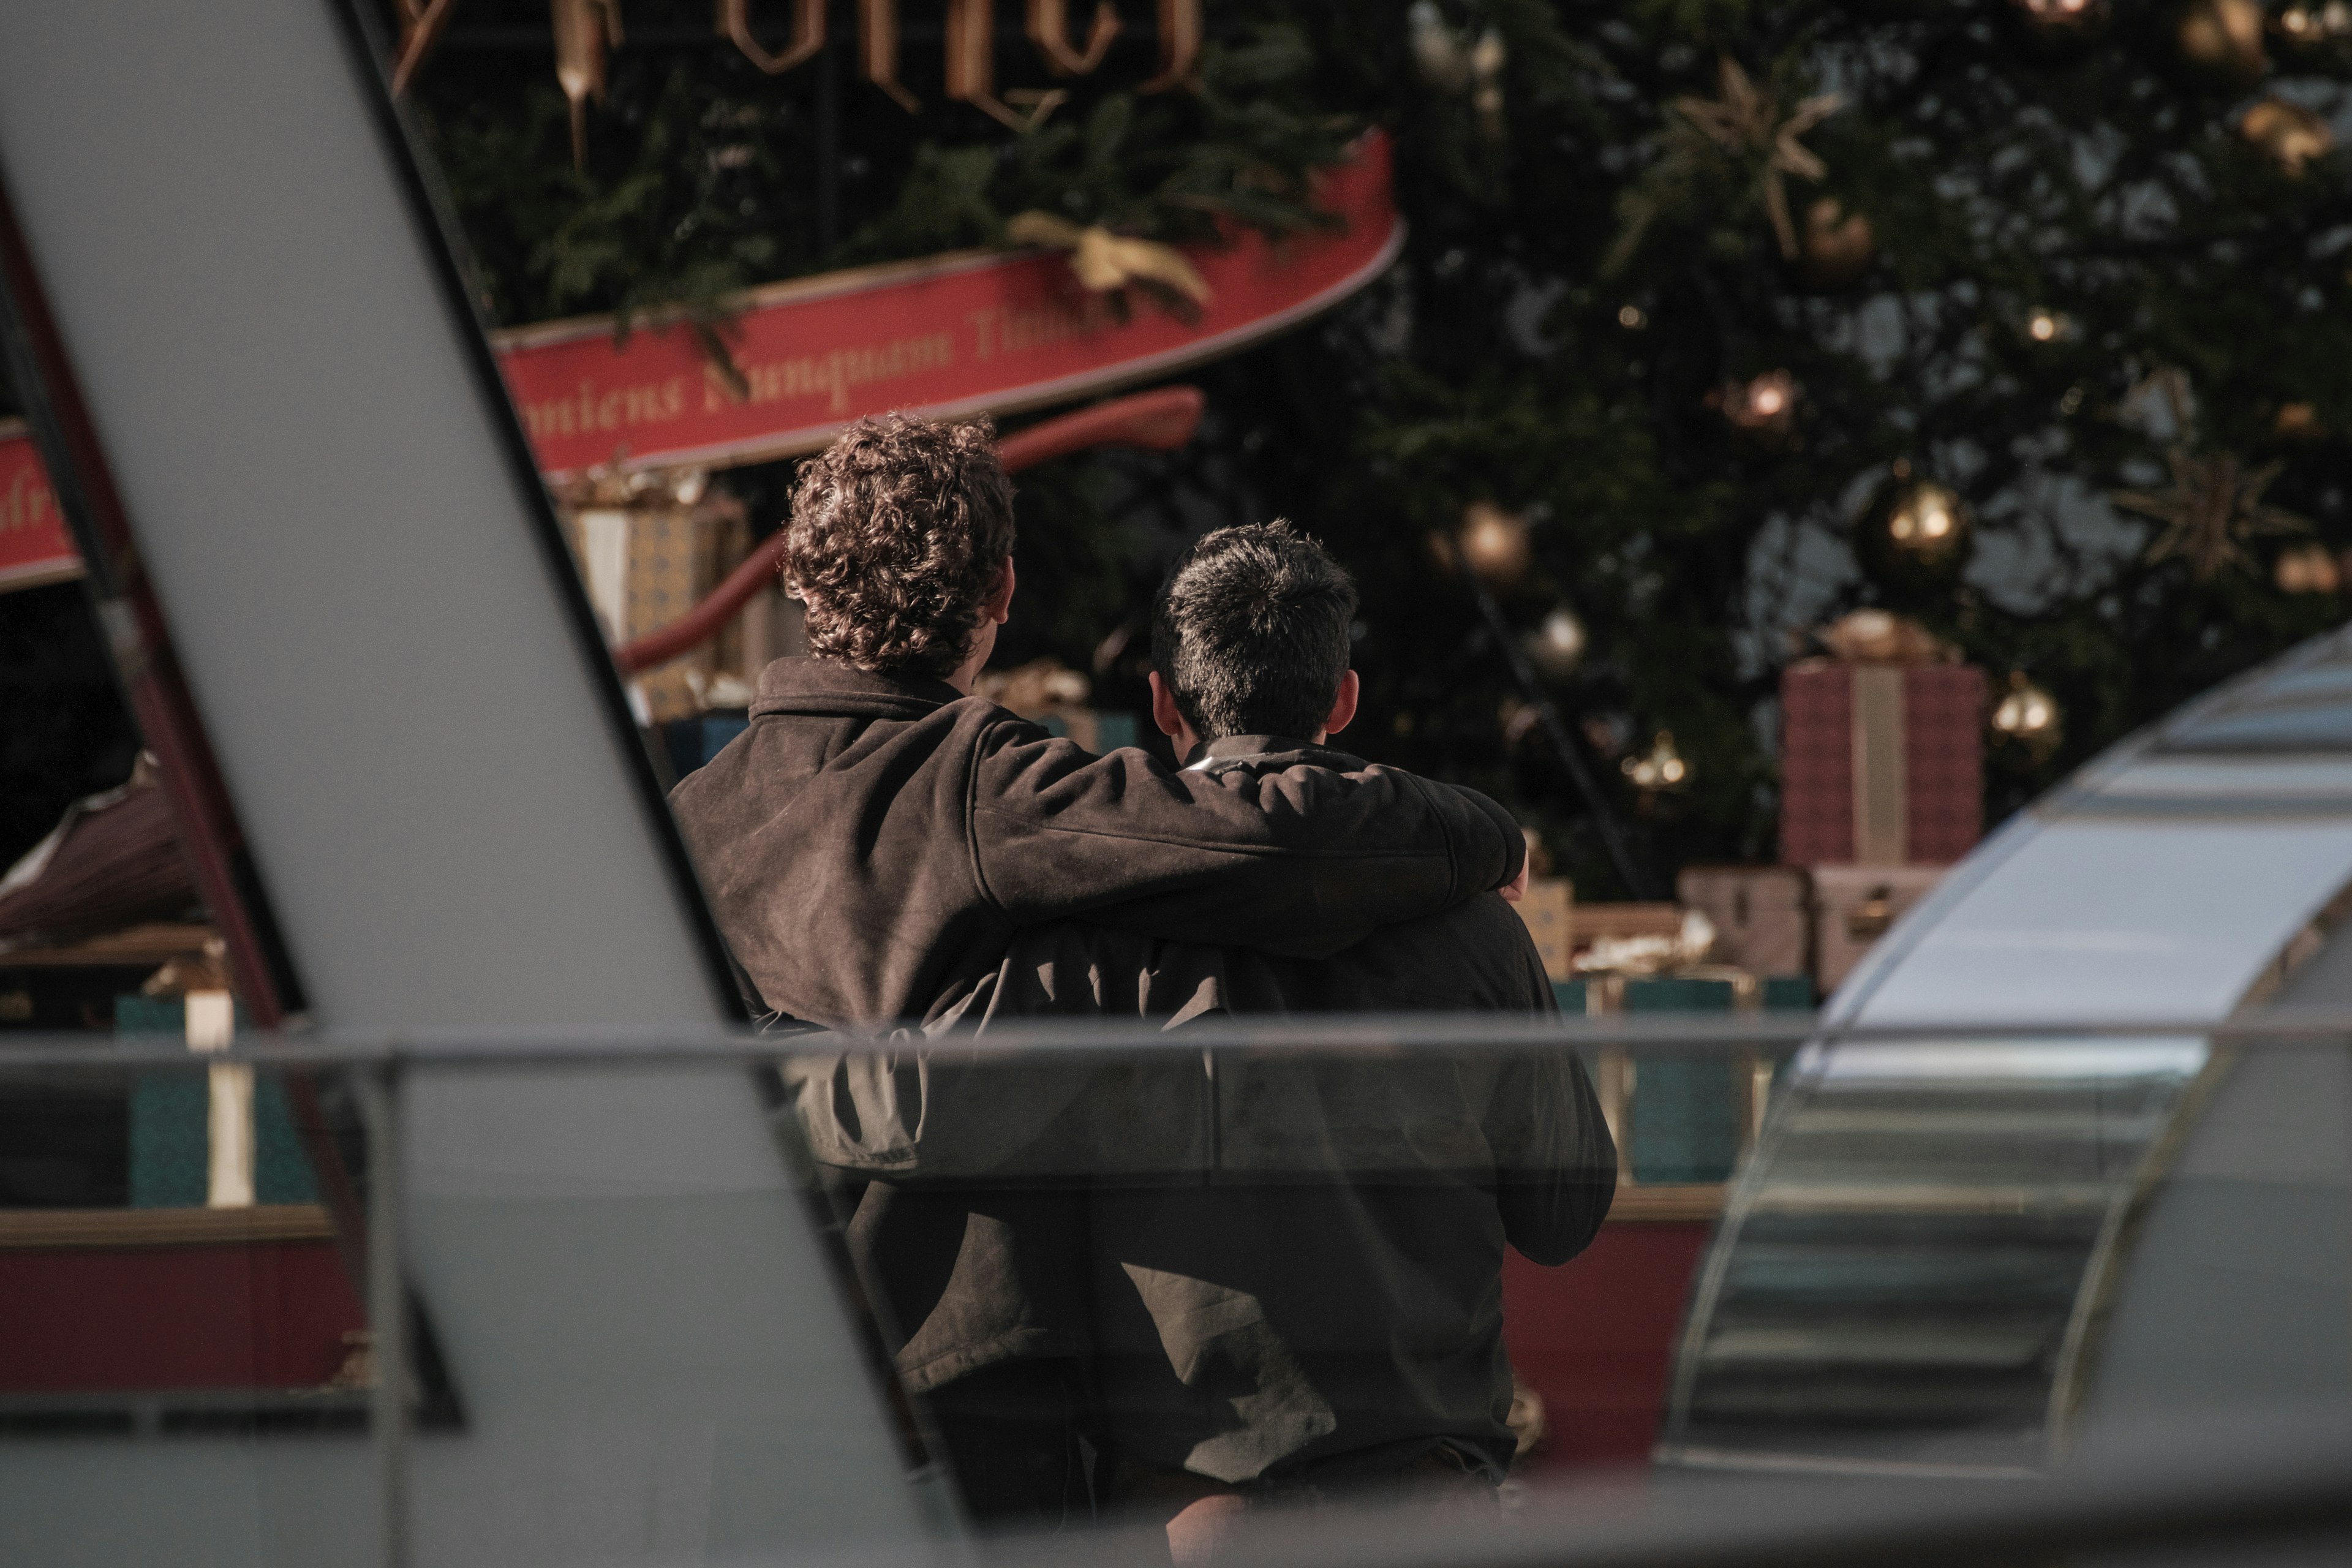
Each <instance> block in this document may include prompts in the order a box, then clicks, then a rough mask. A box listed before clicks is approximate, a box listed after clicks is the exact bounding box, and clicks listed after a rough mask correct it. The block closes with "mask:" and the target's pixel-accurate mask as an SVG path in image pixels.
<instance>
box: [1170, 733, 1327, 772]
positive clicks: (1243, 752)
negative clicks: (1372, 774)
mask: <svg viewBox="0 0 2352 1568" xmlns="http://www.w3.org/2000/svg"><path fill="white" fill-rule="evenodd" d="M1297 767H1317V768H1329V769H1331V770H1333V771H1334V772H1336V773H1360V772H1362V771H1363V768H1364V762H1363V759H1362V758H1360V757H1351V756H1349V754H1348V753H1347V752H1336V751H1333V750H1332V749H1331V748H1330V747H1328V746H1318V745H1317V744H1316V743H1315V742H1312V741H1301V740H1298V739H1297V738H1296V737H1295V736H1290V735H1225V736H1222V737H1220V738H1219V739H1217V740H1214V741H1210V742H1206V743H1205V744H1203V745H1202V747H1201V750H1200V751H1199V752H1198V753H1196V754H1195V755H1194V756H1193V758H1192V761H1191V762H1190V763H1186V764H1185V768H1184V771H1185V772H1187V773H1211V774H1215V773H1234V772H1235V771H1237V770H1241V769H1247V770H1249V771H1251V772H1254V773H1265V772H1269V771H1271V772H1275V773H1279V772H1281V771H1282V770H1284V769H1286V768H1297Z"/></svg>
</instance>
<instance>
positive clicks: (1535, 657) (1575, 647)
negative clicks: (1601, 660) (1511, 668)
mask: <svg viewBox="0 0 2352 1568" xmlns="http://www.w3.org/2000/svg"><path fill="white" fill-rule="evenodd" d="M1521 647H1524V648H1525V649H1526V650H1527V656H1528V663H1530V664H1532V665H1534V666H1535V667H1536V668H1538V669H1539V670H1541V671H1543V672H1544V673H1545V674H1546V675H1549V676H1550V677H1551V678H1552V679H1555V680H1557V679H1560V678H1561V677H1563V676H1565V675H1567V674H1569V673H1570V671H1571V670H1573V669H1575V668H1576V666H1577V663H1578V661H1580V659H1582V658H1584V649H1585V647H1586V636H1585V630H1584V623H1583V622H1582V621H1581V620H1580V619H1578V618H1577V615H1576V612H1575V611H1573V610H1571V609H1570V608H1569V607H1568V606H1567V605H1560V606H1559V607H1558V608H1556V609H1554V610H1553V611H1552V613H1551V614H1549V615H1548V616H1545V617H1544V619H1543V625H1541V626H1538V627H1537V628H1536V629H1535V630H1533V631H1531V632H1529V633H1528V635H1527V637H1526V638H1525V639H1524V641H1523V642H1522V644H1521Z"/></svg>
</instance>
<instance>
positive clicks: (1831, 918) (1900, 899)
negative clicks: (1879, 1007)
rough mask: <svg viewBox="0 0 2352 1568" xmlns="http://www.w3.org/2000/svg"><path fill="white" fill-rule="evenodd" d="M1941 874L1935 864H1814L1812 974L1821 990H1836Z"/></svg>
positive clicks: (1941, 870) (1925, 893)
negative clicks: (1871, 947)
mask: <svg viewBox="0 0 2352 1568" xmlns="http://www.w3.org/2000/svg"><path fill="white" fill-rule="evenodd" d="M1943 874H1944V868H1942V867H1940V866H1816V867H1814V868H1813V977H1814V979H1815V980H1817V981H1818V982H1819V983H1820V984H1821V988H1822V991H1823V992H1825V993H1826V992H1831V991H1834V990H1836V989H1837V988H1838V986H1839V985H1840V984H1843V982H1844V980H1845V977H1846V976H1847V975H1848V974H1850V973H1853V966H1854V965H1855V964H1857V963H1861V962H1862V955H1863V954H1864V953H1865V952H1869V951H1870V946H1871V943H1873V942H1876V941H1877V940H1878V939H1879V938H1880V937H1881V936H1882V935H1884V934H1885V931H1886V928H1887V927H1888V926H1890V925H1892V924H1894V923H1895V921H1897V920H1899V919H1901V918H1902V915H1903V911H1904V910H1907V909H1909V908H1910V907H1911V906H1912V905H1914V904H1916V903H1917V902H1918V901H1919V900H1921V899H1923V898H1925V897H1926V896H1927V889H1930V888H1932V887H1934V886H1935V885H1936V882H1937V879H1938V878H1940V877H1941V876H1943Z"/></svg>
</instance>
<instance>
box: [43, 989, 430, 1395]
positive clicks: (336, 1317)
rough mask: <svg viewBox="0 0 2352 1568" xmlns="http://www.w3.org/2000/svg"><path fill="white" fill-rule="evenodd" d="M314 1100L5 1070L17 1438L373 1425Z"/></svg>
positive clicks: (252, 1077)
mask: <svg viewBox="0 0 2352 1568" xmlns="http://www.w3.org/2000/svg"><path fill="white" fill-rule="evenodd" d="M131 1001H132V1002H135V1003H137V1004H139V1005H142V1006H143V1008H144V1009H145V1010H146V1011H148V1012H150V1013H152V1015H154V1016H155V1017H156V1018H158V1019H160V1017H161V1016H162V1015H163V1013H164V1012H165V1011H167V1010H169V1011H172V1012H174V1013H176V1012H178V1011H179V1009H180V1007H181V1003H180V1000H179V999H177V998H173V999H172V1000H171V1001H170V1002H169V1003H168V1004H167V1003H166V1002H164V1001H163V1000H161V999H155V998H144V997H142V998H134V999H131ZM130 1005H131V1003H126V1007H127V1008H128V1007H129V1006H130ZM297 1100H299V1101H300V1103H302V1104H303V1105H305V1106H306V1107H308V1108H310V1110H309V1113H310V1114H313V1115H316V1114H320V1112H319V1109H318V1108H319V1106H320V1103H321V1102H320V1100H319V1098H318V1097H316V1096H315V1095H312V1094H311V1093H310V1091H309V1089H307V1088H299V1089H297V1091H296V1093H295V1094H294V1095H293V1096H290V1097H289V1088H288V1084H287V1082H286V1079H285V1075H283V1074H280V1073H276V1072H267V1071H257V1070H256V1069H255V1068H251V1067H248V1066H242V1065H230V1064H209V1065H206V1064H201V1062H200V1061H198V1062H192V1063H191V1065H190V1066H188V1067H186V1068H144V1069H140V1070H137V1071H131V1072H125V1071H122V1070H120V1069H116V1068H95V1067H94V1068H91V1069H89V1070H76V1069H58V1068H46V1069H39V1070H34V1071H18V1070H5V1068H0V1139H5V1144H0V1169H6V1170H8V1171H10V1172H12V1173H15V1175H16V1181H15V1182H14V1183H13V1184H12V1188H11V1191H10V1193H9V1194H8V1196H9V1198H10V1199H11V1200H12V1201H10V1202H9V1203H8V1204H7V1205H5V1206H0V1323H5V1326H0V1436H6V1437H8V1438H11V1439H17V1440H26V1439H39V1438H43V1437H53V1436H72V1435H89V1436H100V1435H105V1436H121V1437H130V1438H138V1439H145V1438H156V1437H166V1436H191V1435H199V1434H208V1433H209V1434H219V1435H226V1436H236V1435H247V1436H253V1435H270V1436H280V1435H290V1434H310V1435H331V1434H336V1433H352V1432H357V1431H361V1430H362V1429H363V1428H364V1426H365V1423H366V1401H367V1389H368V1386H369V1384H370V1380H371V1376H372V1374H371V1372H370V1370H369V1367H370V1363H369V1343H370V1341H369V1331H368V1321H367V1316H366V1312H365V1309H364V1307H363V1305H362V1291H361V1289H360V1286H359V1283H358V1280H357V1279H356V1278H355V1277H354V1274H353V1272H352V1268H350V1267H349V1266H348V1262H347V1258H346V1256H345V1254H344V1251H343V1249H342V1248H341V1247H339V1246H338V1237H337V1235H336V1230H335V1226H334V1225H333V1223H332V1221H331V1219H330V1217H329V1215H328V1211H327V1209H326V1208H325V1207H324V1206H322V1205H320V1202H319V1200H318V1184H317V1181H316V1178H315V1176H314V1174H313V1172H312V1168H311V1164H310V1156H309V1154H308V1153H307V1152H305V1150H304V1148H303V1144H302V1141H301V1138H300V1136H299V1134H298V1132H297V1131H296V1129H295V1124H294V1121H295V1115H296V1112H295V1110H294V1105H295V1103H296V1101H297ZM328 1103H330V1104H332V1103H333V1097H332V1096H330V1097H329V1099H328ZM68 1107H69V1108H70V1109H71V1114H70V1115H68V1116H58V1115H57V1114H56V1113H57V1112H58V1110H59V1109H60V1108H68ZM330 1136H331V1134H330ZM33 1172H38V1173H40V1179H39V1180H37V1181H36V1180H34V1179H32V1177H31V1175H30V1173H33ZM26 1199H46V1200H47V1201H36V1202H26V1201H25V1200H26ZM426 1403H427V1404H428V1405H431V1404H432V1403H433V1402H432V1401H430V1400H428V1401H427V1402H426ZM445 1403H446V1401H445Z"/></svg>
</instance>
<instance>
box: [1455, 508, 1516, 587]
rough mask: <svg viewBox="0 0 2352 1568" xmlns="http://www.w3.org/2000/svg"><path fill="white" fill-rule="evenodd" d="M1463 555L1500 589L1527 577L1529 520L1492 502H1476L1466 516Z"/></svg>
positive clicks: (1477, 571) (1466, 509)
mask: <svg viewBox="0 0 2352 1568" xmlns="http://www.w3.org/2000/svg"><path fill="white" fill-rule="evenodd" d="M1462 555H1463V558H1464V559H1465V560H1466V561H1468V562H1469V563H1470V567H1471V570H1473V571H1475V572H1476V573H1477V574H1478V575H1479V576H1481V577H1484V578H1485V579H1486V581H1487V582H1488V583H1489V584H1492V585H1493V586H1495V587H1497V588H1507V587H1509V586H1511V585H1512V584H1515V583H1517V581H1518V580H1519V579H1520V578H1522V577H1524V576H1526V575H1527V573H1528V523H1527V519H1525V518H1523V517H1519V516H1517V514H1515V513H1512V512H1507V511H1505V510H1503V509H1502V508H1501V507H1498V506H1496V504H1495V503H1494V502H1492V501H1486V500H1478V501H1472V502H1471V503H1470V504H1469V505H1468V506H1467V507H1465V508H1464V509H1463V512H1462Z"/></svg>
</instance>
